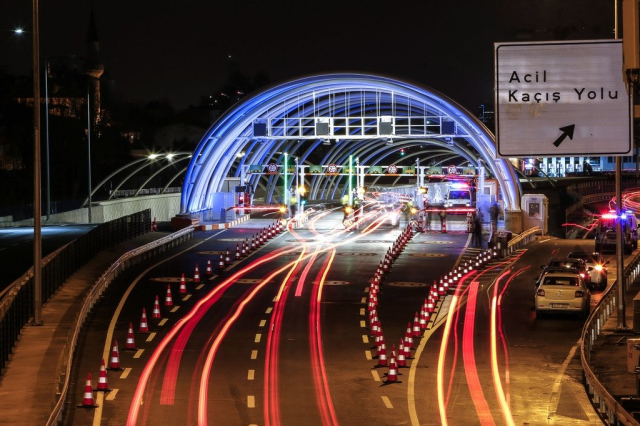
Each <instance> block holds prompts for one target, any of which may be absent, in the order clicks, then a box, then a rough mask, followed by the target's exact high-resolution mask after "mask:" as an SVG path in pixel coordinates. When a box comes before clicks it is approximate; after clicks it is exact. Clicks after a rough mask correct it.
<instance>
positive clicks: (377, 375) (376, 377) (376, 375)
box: [371, 370, 380, 382]
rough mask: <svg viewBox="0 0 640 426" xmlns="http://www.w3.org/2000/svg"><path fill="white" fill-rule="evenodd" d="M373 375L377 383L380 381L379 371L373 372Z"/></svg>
mask: <svg viewBox="0 0 640 426" xmlns="http://www.w3.org/2000/svg"><path fill="white" fill-rule="evenodd" d="M371 375H372V376H373V380H375V381H376V382H379V381H380V375H379V374H378V371H377V370H371Z"/></svg>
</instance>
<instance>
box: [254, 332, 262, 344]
mask: <svg viewBox="0 0 640 426" xmlns="http://www.w3.org/2000/svg"><path fill="white" fill-rule="evenodd" d="M261 338H262V334H260V333H258V334H256V338H255V340H254V342H255V343H260V339H261Z"/></svg>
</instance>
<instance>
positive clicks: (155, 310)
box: [151, 294, 160, 319]
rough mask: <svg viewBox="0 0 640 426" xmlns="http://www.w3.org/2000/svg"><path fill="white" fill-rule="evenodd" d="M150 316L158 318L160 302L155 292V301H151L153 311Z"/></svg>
mask: <svg viewBox="0 0 640 426" xmlns="http://www.w3.org/2000/svg"><path fill="white" fill-rule="evenodd" d="M151 318H153V319H160V302H159V300H158V295H157V294H156V301H155V302H154V303H153V312H151Z"/></svg>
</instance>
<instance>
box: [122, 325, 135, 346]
mask: <svg viewBox="0 0 640 426" xmlns="http://www.w3.org/2000/svg"><path fill="white" fill-rule="evenodd" d="M124 349H125V350H127V351H135V350H137V348H136V341H135V338H134V337H133V324H131V323H129V330H128V331H127V341H126V342H125V343H124Z"/></svg>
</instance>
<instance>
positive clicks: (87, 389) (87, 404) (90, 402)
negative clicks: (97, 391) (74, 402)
mask: <svg viewBox="0 0 640 426" xmlns="http://www.w3.org/2000/svg"><path fill="white" fill-rule="evenodd" d="M78 407H80V408H96V407H97V405H96V402H95V400H94V399H93V386H92V385H91V373H87V381H86V383H85V386H84V398H82V404H78Z"/></svg>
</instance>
